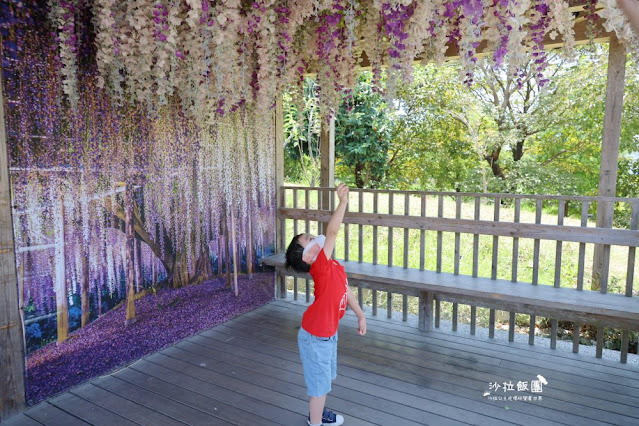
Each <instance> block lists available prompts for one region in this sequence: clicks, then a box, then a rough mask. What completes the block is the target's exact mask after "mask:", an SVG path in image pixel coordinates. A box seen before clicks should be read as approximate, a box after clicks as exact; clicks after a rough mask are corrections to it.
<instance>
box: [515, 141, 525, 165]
mask: <svg viewBox="0 0 639 426" xmlns="http://www.w3.org/2000/svg"><path fill="white" fill-rule="evenodd" d="M523 156H524V140H520V141H519V142H517V145H515V149H513V160H515V161H519V160H521V157H523Z"/></svg>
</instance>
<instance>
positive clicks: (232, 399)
mask: <svg viewBox="0 0 639 426" xmlns="http://www.w3.org/2000/svg"><path fill="white" fill-rule="evenodd" d="M166 358H167V357H165V356H164V355H161V354H155V356H152V357H147V358H146V359H144V360H141V361H138V362H137V363H135V364H133V365H132V366H131V368H133V369H135V370H138V371H141V372H143V373H146V374H148V375H151V376H154V377H156V378H159V379H162V380H165V381H168V382H169V383H172V384H174V385H178V386H181V387H183V388H185V389H189V390H193V391H194V392H196V393H199V394H202V395H204V396H209V397H211V398H215V399H218V400H220V401H221V402H224V403H226V404H228V405H230V406H233V407H236V408H239V409H241V410H245V411H247V412H249V413H253V414H256V415H258V416H261V417H264V418H266V419H268V420H271V421H274V422H275V423H279V424H296V423H297V424H299V422H300V421H303V420H304V418H305V417H306V415H304V416H302V415H301V413H302V412H304V411H308V410H307V409H306V405H305V404H304V403H303V401H301V400H297V401H289V402H290V405H289V406H288V407H290V409H288V410H287V409H282V408H281V407H280V406H279V405H273V404H271V403H270V402H265V401H263V400H261V399H260V398H259V397H261V396H266V397H267V398H268V399H269V400H271V399H272V400H275V399H276V398H278V397H282V398H285V395H279V394H276V393H275V392H268V391H264V390H263V389H262V390H260V389H254V388H253V389H252V388H251V387H249V386H241V385H240V384H238V383H237V381H232V380H224V378H223V377H218V378H219V379H221V382H220V383H212V382H210V381H207V380H202V379H200V378H196V377H192V376H189V375H185V374H183V373H182V372H179V371H176V370H175V365H172V364H171V363H170V362H169V361H171V360H167V359H166ZM152 361H155V362H152ZM162 364H163V365H162ZM291 406H292V407H291ZM302 407H304V410H302ZM292 410H295V411H292Z"/></svg>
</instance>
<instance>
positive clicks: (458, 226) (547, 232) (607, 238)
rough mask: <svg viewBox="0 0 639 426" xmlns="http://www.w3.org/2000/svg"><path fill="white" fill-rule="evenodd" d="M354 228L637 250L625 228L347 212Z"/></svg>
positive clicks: (637, 234) (303, 215) (324, 215)
mask: <svg viewBox="0 0 639 426" xmlns="http://www.w3.org/2000/svg"><path fill="white" fill-rule="evenodd" d="M280 215H281V216H282V217H283V218H286V219H297V220H310V221H313V222H328V221H329V220H330V217H331V212H329V211H323V210H312V209H311V210H307V209H291V208H284V209H280ZM343 223H345V224H346V223H348V224H355V225H370V226H388V227H394V228H408V229H423V230H426V231H438V232H461V233H463V234H479V235H492V236H499V237H519V238H533V239H539V240H549V241H573V242H577V243H591V244H608V245H618V246H625V247H639V231H633V230H626V229H599V228H582V227H579V226H566V225H563V226H558V225H546V224H537V223H534V224H533V223H521V222H520V223H514V222H493V221H487V220H471V219H449V218H443V217H441V218H440V217H419V216H404V215H389V214H376V213H359V212H347V213H346V214H345V216H344V222H343Z"/></svg>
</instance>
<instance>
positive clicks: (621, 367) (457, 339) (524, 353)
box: [263, 301, 639, 387]
mask: <svg viewBox="0 0 639 426" xmlns="http://www.w3.org/2000/svg"><path fill="white" fill-rule="evenodd" d="M298 306H304V305H301V304H300V303H299V302H294V301H290V302H289V301H274V302H273V303H270V304H269V305H267V306H264V307H263V309H264V310H276V311H278V312H289V313H291V312H297V311H298V309H299V308H298ZM346 315H351V316H352V312H350V311H349V312H347V313H346ZM367 320H368V322H369V324H370V325H371V326H372V327H371V328H374V329H377V330H379V331H380V332H382V333H383V332H385V331H386V332H387V333H386V334H389V335H392V336H398V337H401V338H405V339H410V340H413V339H419V340H421V339H425V340H426V341H430V342H432V343H433V344H436V345H437V344H440V345H445V344H448V342H450V343H453V344H454V343H459V344H460V345H462V346H464V347H467V348H477V349H478V350H483V349H489V350H494V348H495V345H499V346H503V347H505V348H508V350H507V351H506V352H505V354H506V355H509V354H512V355H513V356H516V357H519V358H521V359H522V361H523V362H539V361H549V362H550V363H556V361H557V358H563V360H562V365H577V366H579V367H583V366H584V364H585V363H587V364H590V366H589V368H588V370H589V371H596V372H602V373H607V374H609V375H610V376H612V377H615V376H622V377H627V378H631V379H632V378H634V377H636V375H637V373H638V372H639V366H637V365H633V364H622V363H620V362H617V361H612V360H608V359H597V358H595V357H594V356H592V357H591V356H586V355H583V354H575V353H572V352H569V351H562V350H551V349H549V347H547V346H540V345H528V344H525V343H521V342H509V341H508V339H507V336H504V339H498V338H495V339H491V340H489V341H488V340H485V339H483V338H481V337H478V336H473V335H470V334H465V333H461V332H455V333H454V332H452V331H451V332H446V331H444V330H442V329H436V328H435V329H434V330H433V331H431V332H422V331H420V330H419V329H418V328H417V322H416V319H415V323H414V326H412V327H411V326H409V327H407V326H406V325H407V323H403V322H402V323H400V322H398V321H396V320H394V319H388V318H386V317H385V316H379V315H378V316H375V317H373V316H370V315H369V316H368V318H367ZM408 324H410V323H408ZM502 350H503V349H500V352H501V351H502ZM531 352H534V353H535V355H534V356H532V354H531ZM480 353H481V352H480ZM634 387H639V384H636V385H635V386H634Z"/></svg>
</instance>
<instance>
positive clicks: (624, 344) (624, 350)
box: [619, 330, 630, 364]
mask: <svg viewBox="0 0 639 426" xmlns="http://www.w3.org/2000/svg"><path fill="white" fill-rule="evenodd" d="M629 342H630V333H629V331H628V330H623V331H622V332H621V354H620V357H619V361H621V362H622V363H624V364H625V363H627V362H628V343H629Z"/></svg>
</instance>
